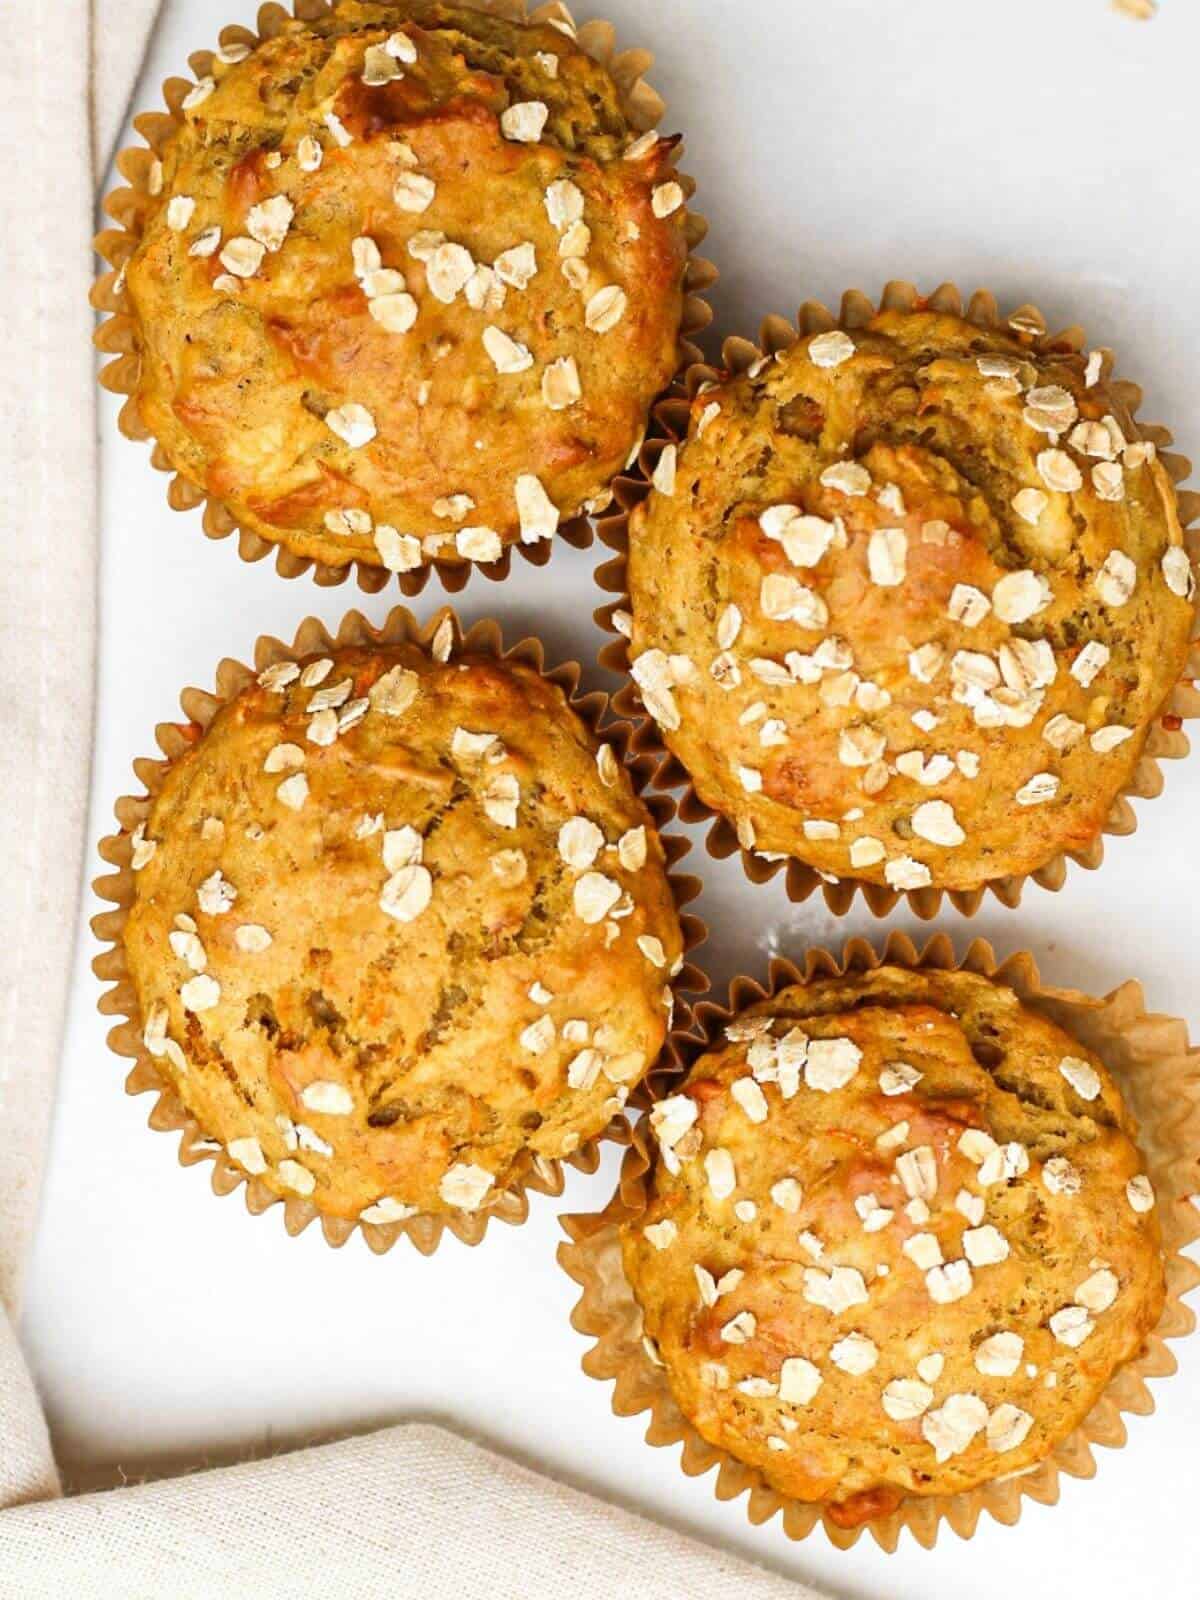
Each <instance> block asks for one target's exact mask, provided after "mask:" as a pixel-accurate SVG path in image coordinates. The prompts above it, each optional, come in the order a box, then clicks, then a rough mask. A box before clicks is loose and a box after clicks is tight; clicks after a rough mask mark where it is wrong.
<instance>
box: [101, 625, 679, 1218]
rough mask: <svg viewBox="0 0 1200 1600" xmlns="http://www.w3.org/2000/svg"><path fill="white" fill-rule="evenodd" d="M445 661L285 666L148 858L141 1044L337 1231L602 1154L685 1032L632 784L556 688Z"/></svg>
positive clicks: (246, 1157) (451, 1202) (209, 1128)
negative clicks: (670, 1039) (346, 1223)
mask: <svg viewBox="0 0 1200 1600" xmlns="http://www.w3.org/2000/svg"><path fill="white" fill-rule="evenodd" d="M450 642H451V636H450V631H449V625H448V624H446V625H444V634H443V632H442V630H439V633H438V634H435V636H434V646H433V653H432V656H431V655H430V654H427V653H426V652H425V651H423V650H422V649H421V648H419V647H418V646H417V645H415V644H403V645H394V646H391V645H389V646H379V647H373V648H368V647H352V648H339V649H337V650H335V651H332V652H330V654H328V655H325V656H315V657H309V658H306V659H305V660H304V661H302V662H301V663H300V664H299V665H297V664H294V663H292V662H279V663H277V664H275V665H272V666H270V667H268V668H267V669H266V670H264V671H263V672H262V673H261V674H260V675H259V678H258V680H257V682H253V681H252V682H251V683H250V685H249V686H248V687H247V688H246V689H244V690H243V691H242V692H241V693H240V694H239V695H237V697H236V698H235V699H233V700H232V701H230V702H229V703H228V704H226V705H225V706H223V707H222V708H221V709H220V710H219V711H218V712H217V714H216V716H215V717H214V719H213V721H212V723H211V725H210V726H209V727H208V729H207V730H205V731H203V732H201V730H200V729H199V728H198V727H197V726H196V725H195V724H192V725H190V731H191V735H192V737H193V740H194V743H193V746H192V748H191V749H189V750H188V751H187V752H186V754H185V755H183V756H182V757H181V758H179V759H178V760H177V761H175V762H174V763H173V764H172V765H171V767H170V768H169V770H168V771H167V773H166V775H165V778H164V781H163V784H162V787H161V790H160V791H159V792H158V793H157V794H156V795H155V797H154V800H153V804H152V807H151V810H150V813H149V816H148V819H147V821H146V823H145V824H143V825H141V826H140V827H139V828H138V829H137V831H136V832H135V834H134V836H133V858H132V861H133V867H134V869H135V889H134V896H133V902H132V905H131V907H130V910H129V914H128V919H127V922H126V925H125V929H124V934H123V943H124V948H125V953H126V958H127V962H128V967H129V972H130V976H131V978H132V981H133V985H134V988H135V990H136V994H137V999H138V1007H139V1011H140V1016H141V1021H142V1025H143V1027H144V1042H145V1045H146V1048H147V1049H148V1050H149V1051H150V1053H151V1054H152V1055H153V1056H154V1057H155V1058H156V1060H157V1062H158V1064H159V1065H160V1066H161V1068H162V1070H163V1071H164V1073H166V1074H167V1075H168V1076H169V1077H170V1079H171V1080H172V1082H173V1084H174V1087H175V1089H176V1090H177V1092H178V1094H179V1095H180V1097H181V1099H182V1100H183V1101H184V1103H185V1105H186V1107H187V1109H188V1110H189V1112H190V1113H191V1114H192V1116H193V1117H194V1118H195V1119H196V1121H197V1122H198V1123H199V1124H200V1126H201V1128H202V1129H203V1130H204V1131H205V1133H207V1134H208V1135H209V1136H210V1137H211V1138H213V1139H214V1140H216V1141H219V1142H220V1143H221V1144H223V1145H224V1146H225V1147H226V1149H227V1150H228V1153H229V1155H230V1156H231V1157H232V1158H233V1159H234V1160H235V1161H236V1162H237V1163H238V1164H239V1165H240V1166H241V1167H242V1168H243V1169H244V1170H245V1171H246V1172H247V1173H249V1174H251V1175H254V1176H258V1177H260V1178H261V1179H262V1181H263V1182H265V1183H266V1184H267V1185H269V1186H270V1188H272V1189H273V1190H274V1191H275V1192H276V1193H277V1194H280V1195H283V1196H286V1195H289V1194H299V1195H304V1196H310V1197H311V1199H312V1202H313V1204H314V1205H315V1206H316V1207H317V1208H318V1210H319V1211H321V1212H322V1213H324V1214H326V1215H329V1216H332V1217H339V1218H346V1219H354V1218H361V1219H362V1220H364V1221H366V1222H377V1223H386V1222H394V1221H401V1220H403V1219H404V1218H405V1217H408V1216H411V1215H413V1214H414V1213H416V1212H422V1213H446V1212H449V1211H453V1210H466V1211H475V1210H478V1209H480V1208H487V1207H488V1206H490V1205H491V1204H492V1203H493V1202H494V1201H495V1200H496V1199H497V1198H498V1197H499V1196H500V1195H501V1194H502V1193H503V1192H505V1191H506V1190H507V1189H509V1188H511V1187H514V1186H516V1185H518V1184H519V1183H520V1181H521V1179H522V1177H523V1175H524V1174H525V1173H526V1172H527V1171H528V1170H529V1167H530V1165H531V1163H533V1162H534V1161H536V1160H538V1158H557V1157H560V1156H567V1155H569V1154H571V1153H572V1152H573V1151H574V1150H576V1149H577V1148H578V1147H579V1145H580V1144H581V1142H583V1141H586V1140H588V1139H590V1138H592V1137H594V1136H596V1135H599V1134H600V1133H601V1132H602V1131H603V1129H604V1128H605V1127H606V1126H607V1124H608V1122H609V1120H610V1118H611V1117H612V1116H613V1115H614V1114H615V1113H616V1112H618V1111H619V1110H620V1108H621V1106H622V1105H623V1104H624V1102H625V1099H626V1097H627V1096H628V1094H629V1092H630V1090H631V1089H632V1087H633V1086H634V1085H635V1084H636V1083H637V1082H638V1081H639V1079H640V1078H641V1077H642V1076H643V1074H644V1073H645V1071H646V1070H647V1068H648V1067H649V1066H650V1064H651V1063H652V1062H653V1060H654V1058H655V1056H656V1055H657V1054H658V1052H659V1049H660V1048H661V1046H662V1043H663V1040H664V1038H665V1035H666V1031H667V1028H668V1026H669V1020H670V1010H671V1002H672V994H671V989H670V986H669V985H670V978H671V977H672V976H673V975H674V973H675V972H677V971H678V970H679V967H680V965H681V961H682V950H683V944H682V932H681V928H680V922H679V917H678V914H677V912H676V908H675V904H674V900H673V897H672V891H671V887H670V884H669V882H668V878H667V872H666V863H665V857H664V852H663V848H662V844H661V841H660V839H659V838H658V835H657V833H656V831H655V829H654V826H653V823H652V820H651V817H650V815H649V813H648V811H647V810H646V808H645V807H644V806H643V804H642V803H641V801H640V800H639V799H638V797H637V796H636V794H635V793H634V790H633V786H632V784H631V781H630V778H629V775H628V773H627V772H626V770H625V769H624V768H623V767H622V766H621V765H620V764H619V762H618V760H617V758H616V756H615V755H614V752H613V749H612V747H611V746H610V745H608V744H607V743H604V742H602V741H598V740H597V739H596V738H595V737H594V736H593V735H592V733H591V732H590V731H589V730H588V728H587V727H586V726H585V725H584V723H583V722H582V721H581V720H580V718H579V717H578V715H577V714H576V713H575V711H574V710H573V709H572V708H571V707H570V706H569V705H568V703H567V701H566V698H565V696H564V694H563V691H562V690H561V689H559V688H557V687H556V686H555V685H554V684H552V683H550V682H548V681H547V680H546V679H544V678H542V677H540V676H539V675H538V674H537V673H536V672H535V671H534V670H532V669H531V668H529V667H526V666H523V665H521V664H519V663H516V662H508V663H501V662H498V661H496V660H493V659H491V658H488V657H484V656H478V655H464V656H462V657H461V658H456V659H446V657H447V654H448V651H449V648H450Z"/></svg>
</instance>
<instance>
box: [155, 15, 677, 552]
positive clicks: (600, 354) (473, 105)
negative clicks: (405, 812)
mask: <svg viewBox="0 0 1200 1600" xmlns="http://www.w3.org/2000/svg"><path fill="white" fill-rule="evenodd" d="M225 53H226V54H227V55H232V56H233V57H235V58H237V59H234V60H232V61H231V62H228V63H227V62H223V61H222V60H221V59H220V57H219V56H218V58H217V59H216V60H215V61H214V65H213V76H212V78H211V79H205V80H203V81H202V82H201V83H200V85H199V86H198V87H197V88H196V89H195V90H194V91H193V92H192V93H190V94H189V95H188V96H187V98H186V100H185V102H184V105H183V109H182V112H181V115H182V118H183V121H182V124H181V126H179V128H178V129H177V130H176V131H175V132H174V133H173V134H172V135H171V137H170V139H169V141H168V142H167V144H166V146H165V148H164V149H163V150H162V162H161V172H158V173H156V175H155V186H156V187H157V188H158V191H159V192H158V195H157V198H155V199H153V200H152V201H151V202H150V204H151V207H152V209H151V210H150V212H149V213H148V214H147V215H146V217H145V219H144V232H143V234H142V237H141V240H140V243H139V245H138V248H137V250H136V252H135V253H134V255H133V257H132V258H131V260H130V261H129V263H128V267H127V270H126V285H127V290H128V303H129V306H130V308H131V315H132V319H133V325H134V337H135V343H136V347H137V350H138V353H139V356H140V376H139V380H138V384H137V390H136V403H137V406H138V409H139V412H140V415H141V418H142V420H143V422H144V424H145V425H146V427H147V428H148V429H149V430H150V431H151V432H152V433H153V434H154V435H155V437H156V438H157V439H158V440H159V442H160V444H161V445H162V448H163V450H164V451H165V453H166V455H167V457H168V459H169V461H170V464H171V466H172V467H174V468H175V469H176V470H177V471H178V472H180V473H182V474H183V476H184V477H185V478H187V479H189V480H191V481H192V482H194V483H196V484H198V485H200V486H201V487H202V488H203V490H204V491H205V492H206V493H208V494H209V495H211V496H213V497H215V498H216V499H218V500H219V501H221V502H222V503H223V504H224V505H226V506H227V507H228V508H229V510H230V511H231V512H232V514H233V515H234V516H235V517H236V518H237V520H238V522H239V523H240V524H241V525H242V526H244V527H246V528H250V529H253V530H254V531H255V532H256V533H258V534H260V535H261V536H262V537H263V538H265V539H268V540H271V541H274V542H275V543H278V544H283V545H285V546H287V548H288V549H289V550H291V551H293V552H295V553H296V554H298V555H300V556H305V557H314V558H316V559H318V560H320V561H322V562H326V563H329V564H332V565H344V564H346V563H348V562H351V561H355V560H357V561H361V562H366V563H371V564H374V565H376V566H381V565H382V566H386V567H389V568H391V569H393V570H397V571H405V570H408V569H410V568H414V567H417V566H419V565H421V564H422V563H423V562H426V561H428V560H430V559H432V558H437V559H438V560H443V561H449V562H461V561H463V560H478V561H484V562H487V561H493V560H495V559H497V558H498V557H499V556H500V555H501V554H502V551H503V549H504V547H505V546H506V545H509V544H512V543H514V542H517V541H525V542H527V543H529V542H534V541H536V540H539V539H544V538H549V537H550V536H551V535H552V534H553V533H554V532H555V529H556V527H557V525H558V522H559V520H560V518H561V519H564V520H565V519H568V518H570V517H573V516H575V515H576V514H577V513H579V512H580V511H581V510H583V509H586V508H589V507H593V506H596V505H598V504H600V503H603V501H604V498H605V495H606V490H607V486H608V484H609V482H610V480H611V479H612V477H613V475H614V474H615V473H616V472H617V471H618V470H619V469H620V467H621V466H622V464H623V463H624V462H625V460H626V458H627V457H628V455H629V453H630V450H631V449H632V448H634V447H635V446H636V444H637V441H638V439H639V438H640V436H641V432H642V429H643V426H644V422H645V417H646V413H647V411H648V408H649V405H650V402H651V400H652V399H653V397H654V396H655V395H656V394H657V393H658V392H659V391H660V390H662V389H663V388H664V387H665V386H666V384H667V383H668V382H669V380H670V378H671V376H672V374H673V372H674V371H675V368H676V365H677V361H678V354H679V331H680V322H681V316H682V309H683V287H682V285H683V274H684V267H685V264H686V257H687V244H686V241H685V237H684V231H685V219H686V206H685V202H684V193H683V189H682V187H681V185H680V184H679V182H678V181H677V180H676V178H675V176H674V174H673V172H672V170H671V157H672V152H673V150H674V148H675V146H676V144H677V141H676V140H674V139H660V138H658V137H657V136H656V135H654V134H646V135H642V134H641V133H640V132H639V130H638V129H637V128H636V127H634V126H632V125H631V123H630V121H629V118H628V116H627V115H626V111H625V109H624V108H623V100H622V96H621V93H620V92H619V90H618V87H617V85H616V83H615V82H614V80H613V78H612V77H611V76H610V75H609V74H608V72H607V71H606V70H605V69H604V68H603V67H601V66H600V65H598V64H597V63H596V62H595V61H593V60H592V59H591V57H590V56H588V55H587V54H586V53H585V52H584V51H583V50H582V49H581V48H580V47H579V46H578V45H577V44H576V43H575V42H574V40H573V39H572V38H571V37H569V36H568V35H567V34H566V33H564V32H561V31H559V30H558V29H556V28H554V27H551V26H549V25H538V26H535V25H525V24H518V23H513V22H509V21H506V20H503V19H502V18H499V17H495V16H489V15H486V14H483V13H481V12H478V11H473V10H468V9H465V8H463V7H457V6H452V5H442V4H437V3H432V0H405V3H404V4H400V5H397V4H359V3H354V0H343V3H342V4H341V5H339V6H338V7H337V9H336V10H335V12H334V13H333V14H332V15H331V16H328V17H325V18H321V19H319V20H316V21H312V22H307V23H305V22H299V21H295V22H288V23H287V24H286V25H284V26H283V27H282V29H281V31H280V32H279V33H278V35H277V36H276V37H274V38H271V39H268V40H265V41H264V42H262V43H261V44H260V45H259V46H258V47H257V48H256V49H254V50H253V51H252V52H250V53H249V54H247V55H244V56H243V51H242V50H241V49H235V50H233V51H227V52H225Z"/></svg>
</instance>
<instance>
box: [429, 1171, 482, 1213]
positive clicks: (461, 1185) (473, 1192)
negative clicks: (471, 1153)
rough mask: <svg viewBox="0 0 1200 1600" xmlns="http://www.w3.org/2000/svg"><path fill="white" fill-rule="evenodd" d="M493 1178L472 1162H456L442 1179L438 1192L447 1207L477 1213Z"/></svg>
mask: <svg viewBox="0 0 1200 1600" xmlns="http://www.w3.org/2000/svg"><path fill="white" fill-rule="evenodd" d="M494 1182H495V1178H494V1176H493V1175H492V1173H490V1172H488V1171H487V1170H486V1168H484V1167H480V1166H477V1165H476V1164H475V1163H474V1162H470V1161H466V1162H463V1161H460V1162H456V1163H455V1165H454V1166H452V1167H451V1168H450V1169H449V1170H448V1171H447V1172H446V1174H445V1176H444V1177H443V1178H442V1181H441V1183H440V1184H439V1186H438V1191H439V1193H440V1194H441V1197H442V1199H443V1200H444V1201H445V1202H446V1204H447V1205H449V1206H457V1207H458V1208H459V1209H460V1210H462V1211H478V1210H479V1208H480V1206H482V1205H483V1203H484V1201H485V1200H486V1199H487V1197H488V1192H489V1190H490V1189H491V1188H492V1185H493V1184H494Z"/></svg>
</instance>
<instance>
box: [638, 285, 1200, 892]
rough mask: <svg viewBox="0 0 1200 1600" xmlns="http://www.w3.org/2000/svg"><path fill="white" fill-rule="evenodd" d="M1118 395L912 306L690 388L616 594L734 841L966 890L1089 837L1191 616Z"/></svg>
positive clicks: (676, 737)
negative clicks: (624, 588) (683, 428)
mask: <svg viewBox="0 0 1200 1600" xmlns="http://www.w3.org/2000/svg"><path fill="white" fill-rule="evenodd" d="M1127 394H1128V387H1127V386H1125V385H1114V384H1112V383H1110V382H1109V380H1108V379H1107V378H1106V376H1105V375H1104V362H1103V361H1102V359H1101V356H1100V355H1099V353H1093V354H1091V355H1088V356H1084V355H1082V354H1079V353H1077V352H1075V351H1074V350H1072V349H1070V348H1067V347H1066V346H1065V345H1063V346H1056V345H1054V344H1052V343H1049V342H1047V341H1045V340H1037V339H1035V338H1034V337H1033V335H1032V334H1029V333H1024V334H1023V333H1020V332H1015V331H1011V330H1005V329H1002V328H1000V327H998V326H997V327H981V326H979V325H976V324H975V323H972V322H969V321H967V320H965V319H963V318H961V317H959V316H956V315H952V314H946V313H939V312H935V311H930V310H920V309H918V310H913V311H905V310H895V309H892V310H885V311H883V312H881V313H880V314H878V315H875V316H873V317H872V318H871V319H870V320H869V321H867V322H866V324H865V325H864V326H862V327H856V328H854V329H853V330H852V331H849V332H847V331H843V330H842V329H834V330H831V331H827V332H823V333H820V334H816V335H813V336H811V337H803V338H800V339H799V340H797V341H796V342H795V343H794V344H792V345H791V347H790V348H788V349H786V350H784V351H782V352H781V353H779V354H778V355H777V356H776V357H775V358H774V359H767V358H764V359H763V360H761V361H759V362H757V363H755V364H754V365H753V366H751V367H750V368H749V369H748V370H747V371H746V372H745V373H743V374H742V375H740V376H727V377H726V378H725V380H724V381H722V382H720V383H719V384H716V385H714V386H709V387H702V388H701V389H700V391H699V392H698V393H697V394H696V395H695V398H694V400H693V401H692V404H691V417H690V425H689V428H688V434H687V438H686V441H685V442H684V443H682V444H681V445H680V446H679V448H678V449H677V448H676V447H675V446H674V445H672V444H668V445H667V446H666V448H665V449H664V450H663V453H662V456H661V457H660V458H659V460H658V464H657V467H656V469H655V471H654V487H653V490H652V492H651V493H650V494H649V496H648V498H647V499H646V501H645V503H644V504H643V505H642V506H640V507H639V508H638V509H637V510H636V511H635V513H634V515H633V517H632V519H631V521H630V527H629V554H628V586H629V594H630V597H631V599H630V611H631V615H630V616H622V615H621V614H620V613H618V615H617V617H616V619H615V620H616V622H617V625H618V626H623V627H624V628H625V630H626V631H627V632H629V634H630V651H629V653H630V658H631V662H632V669H631V670H632V673H633V677H634V680H635V681H636V683H637V685H638V688H639V690H640V693H641V697H642V700H643V702H644V705H645V707H646V709H647V711H649V712H650V714H651V715H652V716H653V717H654V718H655V719H656V720H657V723H658V727H659V729H660V731H661V734H662V737H663V739H664V741H665V742H666V744H667V746H668V748H669V749H670V750H671V752H672V753H673V754H674V755H675V756H676V757H677V758H678V760H679V761H680V762H681V763H682V765H683V766H684V767H685V768H686V770H687V773H688V776H689V778H690V780H691V783H692V785H693V787H694V790H695V792H696V794H697V795H698V797H699V798H700V800H701V801H702V802H703V803H704V804H705V805H706V806H707V807H709V808H710V809H711V810H712V811H714V812H717V813H718V814H720V815H722V816H724V817H726V818H728V819H729V820H730V821H731V822H732V823H733V824H734V826H735V827H736V831H737V837H738V839H739V841H740V843H741V844H742V846H743V848H745V849H748V850H749V849H753V850H757V851H759V852H760V853H762V854H763V855H765V856H768V857H772V858H774V857H792V858H795V859H797V860H799V861H801V862H804V863H807V864H808V865H809V866H810V867H812V868H814V869H815V870H816V871H817V872H819V873H820V874H822V875H824V876H825V877H826V878H827V879H851V880H861V881H865V882H866V883H868V884H876V885H881V886H886V887H887V888H889V889H892V890H897V891H903V890H919V889H922V888H924V887H926V886H929V885H933V886H935V887H937V888H943V889H948V890H951V891H971V890H977V889H979V888H980V887H982V886H983V885H986V884H987V883H989V882H994V881H995V880H997V879H1001V878H1008V877H1011V876H1013V875H1019V874H1026V873H1030V872H1033V871H1035V870H1036V869H1038V868H1039V867H1042V866H1044V865H1045V864H1046V863H1047V862H1049V861H1051V860H1052V859H1053V858H1055V857H1056V856H1058V855H1060V854H1061V853H1062V852H1070V851H1078V850H1081V849H1083V848H1085V847H1087V846H1088V845H1089V844H1090V843H1091V842H1092V841H1093V840H1094V839H1095V838H1096V837H1097V836H1098V834H1099V832H1100V830H1101V829H1102V827H1103V825H1104V822H1105V819H1106V818H1107V816H1108V815H1109V812H1110V810H1111V808H1112V806H1113V803H1114V801H1115V800H1116V798H1117V797H1118V795H1119V794H1120V793H1121V792H1122V790H1123V789H1124V788H1125V787H1126V786H1127V785H1128V784H1129V783H1130V780H1131V777H1132V775H1133V773H1134V770H1135V768H1136V767H1137V765H1138V762H1139V759H1140V757H1141V755H1142V751H1143V747H1144V745H1145V742H1146V737H1147V733H1148V731H1149V729H1150V727H1151V725H1152V724H1153V723H1154V721H1155V718H1156V717H1157V716H1158V714H1159V713H1160V712H1161V710H1162V708H1163V705H1164V702H1165V700H1166V699H1167V697H1168V695H1169V694H1170V692H1171V690H1172V688H1173V686H1174V685H1175V683H1176V681H1177V680H1178V678H1179V676H1180V673H1181V671H1182V670H1183V667H1184V664H1185V661H1186V657H1187V651H1188V645H1189V637H1190V634H1191V630H1192V626H1193V620H1194V606H1193V601H1192V593H1193V581H1192V573H1191V568H1190V565H1189V561H1188V556H1187V553H1186V551H1185V549H1184V547H1183V535H1182V531H1181V528H1180V523H1179V518H1178V516H1177V513H1176V506H1175V497H1174V492H1173V489H1172V485H1171V482H1170V479H1169V477H1168V474H1167V472H1166V470H1165V468H1164V466H1163V464H1162V463H1161V462H1160V461H1159V460H1158V458H1157V454H1156V450H1155V447H1154V444H1153V443H1152V442H1150V441H1148V440H1145V439H1141V438H1139V436H1138V428H1137V425H1136V423H1135V422H1134V420H1133V418H1132V416H1131V414H1130V412H1129V410H1128V407H1127V406H1126V404H1125V403H1124V397H1125V396H1126V395H1127Z"/></svg>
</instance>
